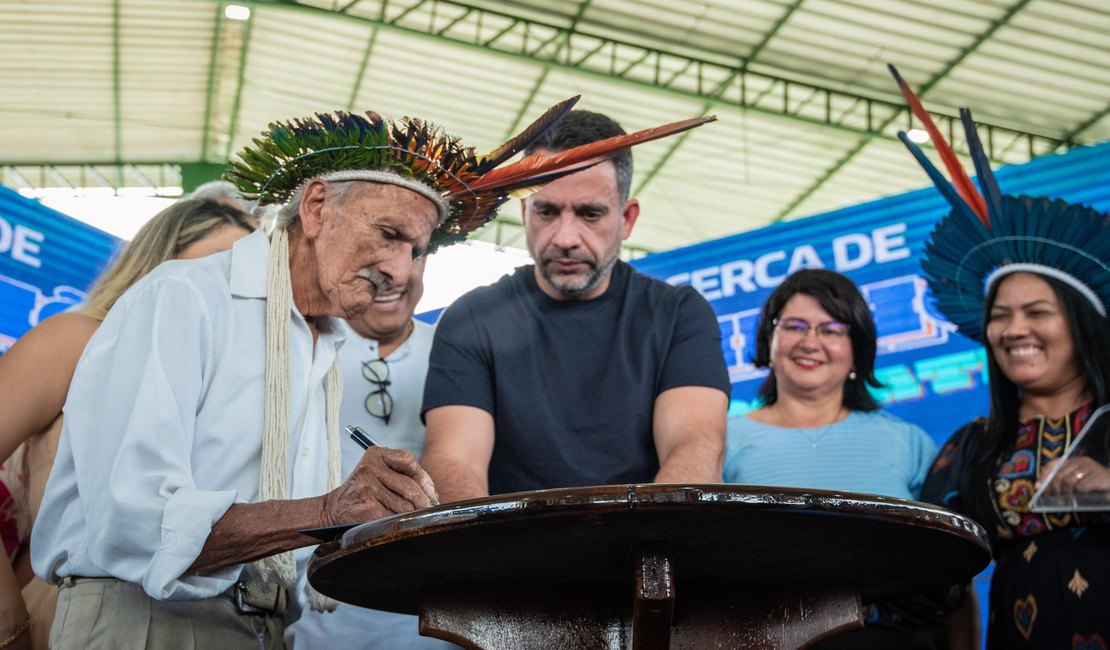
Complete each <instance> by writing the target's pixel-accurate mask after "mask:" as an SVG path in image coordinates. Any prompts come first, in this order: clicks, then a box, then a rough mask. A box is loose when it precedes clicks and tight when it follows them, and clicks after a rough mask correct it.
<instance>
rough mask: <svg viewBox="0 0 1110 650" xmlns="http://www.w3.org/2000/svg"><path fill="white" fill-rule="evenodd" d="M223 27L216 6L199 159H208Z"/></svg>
mask: <svg viewBox="0 0 1110 650" xmlns="http://www.w3.org/2000/svg"><path fill="white" fill-rule="evenodd" d="M223 26H224V7H223V5H219V4H218V5H216V24H215V26H214V27H213V29H212V52H211V54H209V59H208V92H207V94H206V96H205V98H204V127H203V128H202V129H201V132H200V137H201V143H200V159H201V160H207V159H208V142H209V140H211V139H212V138H211V136H210V135H209V129H210V128H211V126H212V103H213V102H214V101H215V96H216V69H217V61H218V59H219V56H220V49H221V48H220V36H221V35H222V33H223Z"/></svg>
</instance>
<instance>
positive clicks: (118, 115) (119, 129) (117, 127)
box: [112, 0, 123, 181]
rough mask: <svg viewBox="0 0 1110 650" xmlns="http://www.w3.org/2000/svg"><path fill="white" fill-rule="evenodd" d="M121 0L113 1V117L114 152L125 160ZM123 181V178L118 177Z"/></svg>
mask: <svg viewBox="0 0 1110 650" xmlns="http://www.w3.org/2000/svg"><path fill="white" fill-rule="evenodd" d="M120 11H121V9H120V0H115V2H113V3H112V119H113V120H114V121H115V124H114V125H113V129H112V130H113V143H112V144H113V147H112V148H113V150H114V151H113V153H114V154H115V159H116V162H120V161H121V160H123V89H122V88H121V87H120V85H121V82H120V59H121V56H120ZM118 180H119V181H122V180H123V179H122V178H120V179H118Z"/></svg>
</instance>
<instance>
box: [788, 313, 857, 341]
mask: <svg viewBox="0 0 1110 650" xmlns="http://www.w3.org/2000/svg"><path fill="white" fill-rule="evenodd" d="M772 323H773V324H774V326H775V329H777V330H778V331H779V332H781V333H782V334H783V335H786V336H792V337H797V338H804V337H805V336H806V335H807V334H809V331H810V330H814V331H815V332H817V338H819V339H821V340H823V341H829V342H832V341H843V340H844V339H846V338H848V333H849V332H851V330H852V328H851V327H850V326H849V325H848V324H847V323H840V322H837V321H829V322H827V323H820V324H818V325H810V324H809V323H807V322H806V321H804V320H802V319H800V318H783V319H781V320H780V319H778V318H776V319H775V320H774V321H772Z"/></svg>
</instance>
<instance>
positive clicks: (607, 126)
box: [524, 110, 632, 203]
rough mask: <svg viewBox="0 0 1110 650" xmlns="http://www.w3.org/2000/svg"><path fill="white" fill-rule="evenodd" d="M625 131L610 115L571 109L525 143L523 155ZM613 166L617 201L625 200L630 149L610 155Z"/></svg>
mask: <svg viewBox="0 0 1110 650" xmlns="http://www.w3.org/2000/svg"><path fill="white" fill-rule="evenodd" d="M618 135H625V132H624V129H623V128H621V125H620V124H618V123H617V122H616V120H614V119H613V118H611V117H609V116H608V115H602V114H601V113H594V112H592V111H581V110H579V111H571V112H569V113H567V115H566V117H564V118H563V119H562V120H560V121H559V122H558V123H557V124H556V125H555V126H553V127H552V128H550V129H548V130H547V133H544V134H543V137H542V138H540V139H539V140H536V141H535V142H533V143H532V144H530V145H528V148H527V149H525V150H524V153H525V155H531V154H533V153H535V152H536V151H540V150H543V151H552V152H559V151H566V150H567V149H572V148H574V147H577V146H579V145H583V144H589V143H591V142H597V141H598V140H604V139H606V138H612V137H614V136H618ZM611 160H612V162H613V165H614V166H615V167H616V168H617V192H618V193H619V194H620V200H621V203H624V202H625V201H627V200H628V196H629V194H631V193H632V151H631V150H630V149H625V150H623V151H621V152H619V153H616V154H614V155H613V157H612V158H611Z"/></svg>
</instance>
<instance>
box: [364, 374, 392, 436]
mask: <svg viewBox="0 0 1110 650" xmlns="http://www.w3.org/2000/svg"><path fill="white" fill-rule="evenodd" d="M362 376H363V377H365V378H366V381H368V382H370V383H371V384H373V385H374V386H376V387H377V388H376V389H375V390H373V391H371V392H370V394H369V395H367V396H366V401H365V402H363V405H364V406H365V407H366V412H367V413H369V414H370V415H372V416H374V417H376V418H379V419H381V420H382V421H383V422H385V423H386V424H389V416H390V415H392V414H393V396H392V395H390V394H389V388H388V387H389V364H388V363H386V360H385V359H374V360H373V361H367V362H365V363H363V364H362Z"/></svg>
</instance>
